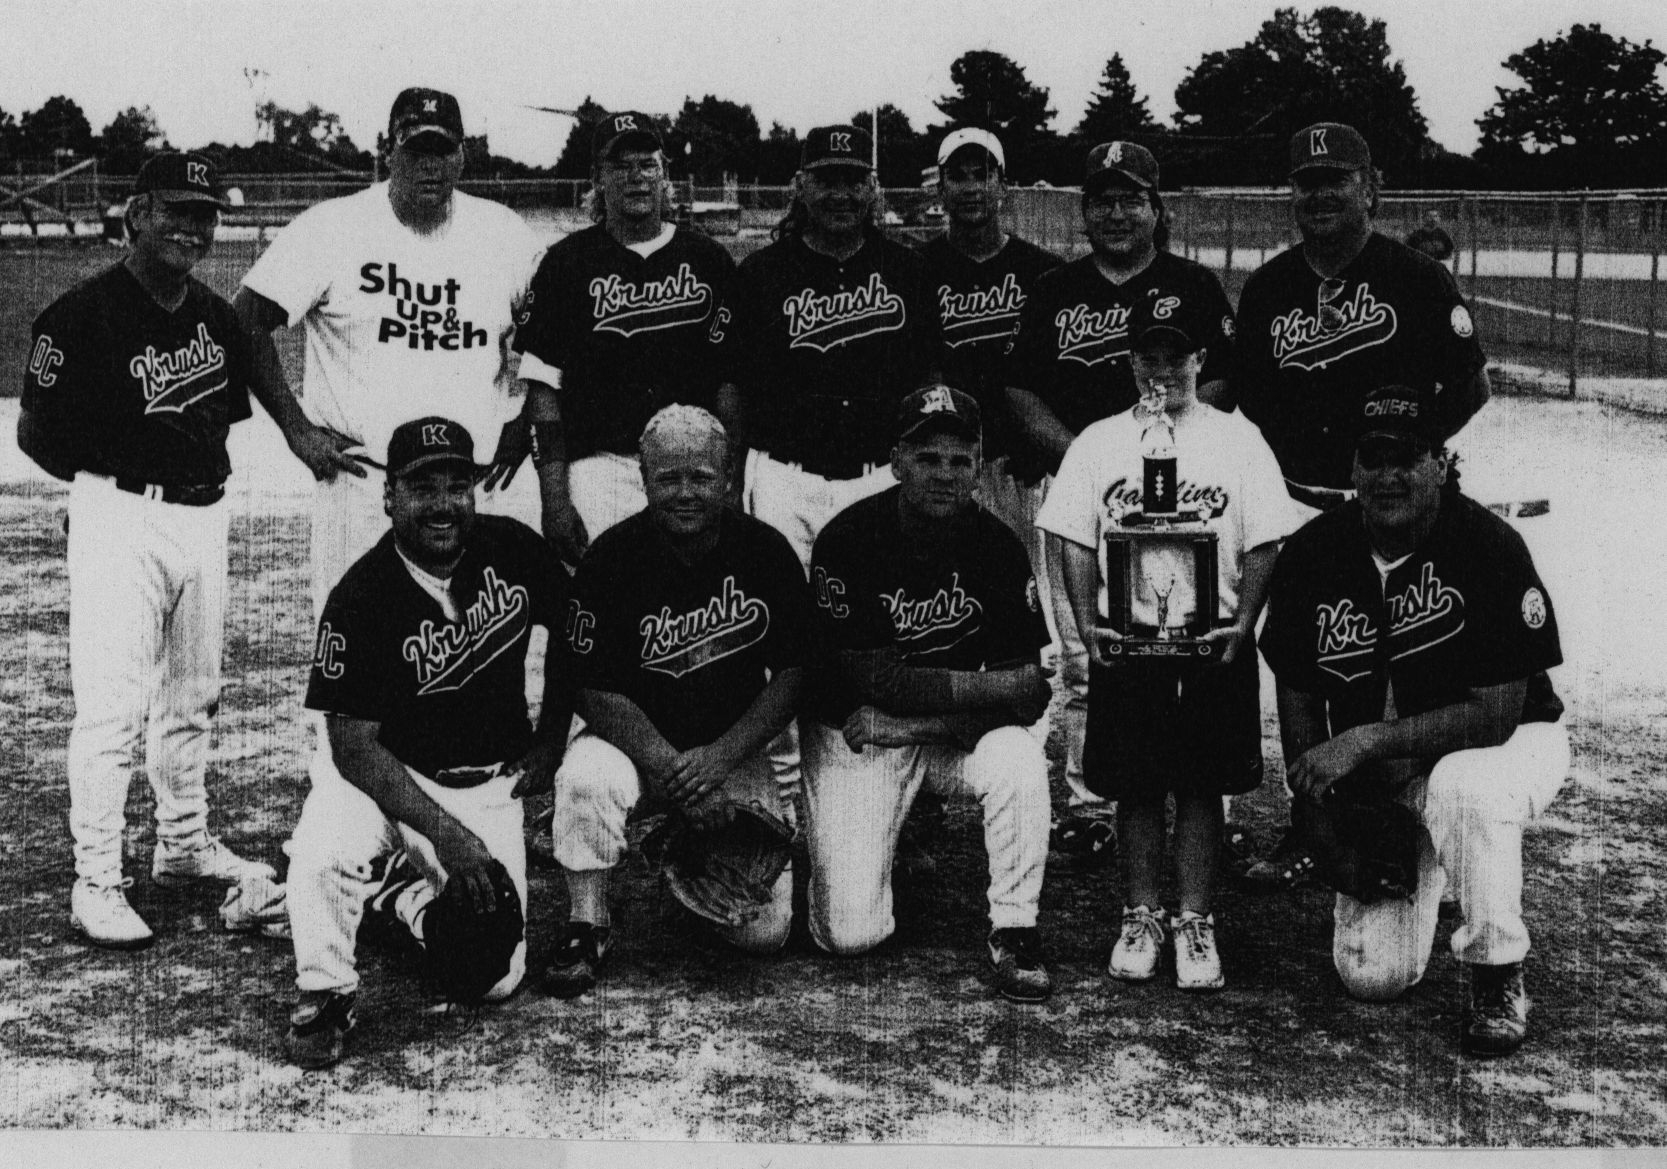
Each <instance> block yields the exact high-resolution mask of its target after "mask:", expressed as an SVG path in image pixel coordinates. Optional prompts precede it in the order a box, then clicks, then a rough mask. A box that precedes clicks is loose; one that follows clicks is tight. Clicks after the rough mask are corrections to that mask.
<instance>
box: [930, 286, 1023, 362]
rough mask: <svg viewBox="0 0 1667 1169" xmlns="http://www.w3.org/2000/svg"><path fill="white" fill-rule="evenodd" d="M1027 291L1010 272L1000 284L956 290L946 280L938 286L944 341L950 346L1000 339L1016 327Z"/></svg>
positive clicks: (955, 347) (956, 346) (952, 347)
mask: <svg viewBox="0 0 1667 1169" xmlns="http://www.w3.org/2000/svg"><path fill="white" fill-rule="evenodd" d="M1024 304H1025V294H1024V290H1023V289H1022V288H1020V287H1019V278H1018V277H1017V276H1015V275H1014V274H1013V273H1011V272H1009V273H1007V275H1006V276H1004V277H1003V278H1002V281H1001V283H1000V284H993V285H991V286H990V287H988V288H974V289H971V290H970V291H967V292H956V291H955V290H954V289H953V288H951V287H950V286H949V285H947V284H940V285H939V286H938V313H939V316H940V317H941V318H942V320H943V340H944V344H945V345H948V346H949V347H950V348H951V349H958V348H960V347H961V346H962V345H976V344H977V343H978V342H980V341H998V340H1001V339H1002V338H1004V337H1006V336H1007V335H1008V334H1009V333H1011V332H1012V331H1013V326H1014V325H1016V324H1017V323H1018V320H1019V310H1020V309H1022V308H1024Z"/></svg>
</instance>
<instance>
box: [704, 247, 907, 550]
mask: <svg viewBox="0 0 1667 1169" xmlns="http://www.w3.org/2000/svg"><path fill="white" fill-rule="evenodd" d="M711 335H712V341H713V343H714V344H716V345H717V346H718V349H719V352H720V354H721V361H722V365H723V369H724V373H725V380H726V381H730V382H733V383H735V385H736V386H737V387H738V389H739V391H740V396H741V417H742V435H741V437H742V438H743V439H744V440H745V442H746V443H747V445H748V446H749V447H751V448H752V449H751V451H750V452H749V453H748V456H747V468H746V479H745V483H744V488H743V491H744V495H743V500H744V504H745V506H746V509H747V511H749V512H750V513H751V514H753V515H755V516H757V517H758V518H759V519H761V520H763V521H764V522H765V523H767V524H769V525H770V526H771V527H773V528H775V529H776V530H777V531H778V532H780V533H782V535H784V536H786V537H787V539H788V542H789V543H790V544H792V545H793V549H794V551H795V552H797V553H798V555H799V560H800V563H801V564H807V563H808V562H809V560H810V552H811V545H812V543H813V542H814V540H815V539H816V535H817V533H818V532H819V531H820V530H821V528H822V525H823V524H825V523H827V521H828V520H829V519H831V518H832V517H833V516H834V515H835V514H837V513H838V512H839V511H840V510H841V509H843V508H845V507H847V506H849V505H850V504H852V503H854V502H856V501H857V500H859V499H862V498H864V497H866V496H869V495H873V494H874V493H876V492H878V491H883V490H885V489H886V488H887V487H888V486H890V485H891V483H892V478H891V472H890V469H889V465H888V464H889V461H890V458H891V448H892V434H893V429H894V426H895V424H896V419H897V405H898V403H899V402H900V401H901V400H902V398H903V396H904V395H905V394H907V393H908V392H909V391H910V390H913V389H914V388H915V387H916V386H918V385H920V384H921V382H922V381H924V380H925V379H926V378H927V376H928V375H929V374H930V373H931V372H932V371H933V370H935V369H936V367H937V364H938V350H939V339H940V332H939V322H938V311H937V306H936V304H935V303H934V302H933V298H932V294H931V291H930V290H929V289H928V287H927V285H926V280H925V275H924V272H923V270H922V268H921V263H920V257H919V256H918V255H917V254H916V253H915V252H912V251H910V250H909V249H908V248H905V247H903V246H902V245H901V244H897V243H893V242H892V241H890V240H888V239H885V238H884V237H881V236H878V235H873V236H870V237H869V238H868V239H867V240H866V242H864V243H863V245H862V247H861V248H859V249H858V250H857V252H856V253H855V254H854V255H852V256H850V257H849V258H848V259H846V260H843V261H841V260H838V259H836V258H834V257H833V256H828V255H824V254H822V253H821V252H817V251H814V250H813V249H811V248H810V247H809V246H807V245H806V244H805V243H804V242H803V241H802V240H801V239H799V238H798V237H797V236H794V235H788V236H786V237H784V238H782V239H780V240H777V241H776V242H775V243H772V244H771V245H770V246H768V247H766V248H763V249H761V250H760V251H757V252H754V253H753V254H752V255H750V256H748V257H747V258H746V259H745V260H743V261H742V262H741V266H740V269H739V271H738V272H737V273H736V277H735V282H734V284H733V285H732V286H731V290H730V294H729V296H728V297H727V298H726V299H725V301H724V305H723V307H722V308H721V309H720V310H719V312H718V317H717V319H716V321H715V322H714V323H713V326H712V334H711Z"/></svg>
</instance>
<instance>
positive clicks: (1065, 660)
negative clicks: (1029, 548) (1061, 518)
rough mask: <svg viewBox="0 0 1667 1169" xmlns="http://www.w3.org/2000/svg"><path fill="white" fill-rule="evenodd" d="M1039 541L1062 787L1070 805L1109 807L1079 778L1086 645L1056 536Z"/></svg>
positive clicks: (1085, 720)
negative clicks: (1052, 644)
mask: <svg viewBox="0 0 1667 1169" xmlns="http://www.w3.org/2000/svg"><path fill="white" fill-rule="evenodd" d="M1038 530H1040V529H1038ZM1043 542H1044V545H1045V549H1046V552H1045V555H1044V557H1043V559H1044V562H1045V563H1046V566H1047V572H1046V573H1045V574H1044V575H1045V576H1046V577H1047V582H1046V592H1047V595H1048V608H1049V609H1050V610H1051V611H1052V613H1053V624H1054V630H1055V634H1056V635H1057V636H1058V638H1059V676H1060V682H1061V683H1062V684H1063V685H1064V687H1065V698H1064V701H1063V702H1061V703H1060V704H1059V705H1058V706H1057V707H1055V708H1054V709H1055V715H1056V717H1057V718H1058V719H1059V725H1060V734H1061V735H1063V736H1064V739H1065V786H1066V787H1067V788H1069V789H1070V795H1069V797H1068V800H1067V802H1068V803H1069V804H1070V806H1071V807H1073V808H1084V809H1093V808H1109V807H1110V804H1109V803H1108V801H1106V800H1105V799H1104V798H1102V797H1101V796H1098V795H1095V794H1094V793H1093V792H1091V791H1089V790H1088V785H1087V784H1086V783H1084V782H1083V778H1082V744H1083V737H1084V736H1085V735H1086V734H1087V733H1088V646H1087V645H1085V644H1084V643H1083V640H1082V633H1081V632H1080V631H1079V630H1078V629H1077V618H1076V614H1075V613H1074V612H1073V611H1072V609H1071V596H1070V594H1069V592H1067V591H1066V588H1065V569H1064V566H1063V560H1064V556H1063V553H1062V552H1061V550H1060V548H1061V545H1060V539H1059V537H1058V536H1054V535H1044V537H1043Z"/></svg>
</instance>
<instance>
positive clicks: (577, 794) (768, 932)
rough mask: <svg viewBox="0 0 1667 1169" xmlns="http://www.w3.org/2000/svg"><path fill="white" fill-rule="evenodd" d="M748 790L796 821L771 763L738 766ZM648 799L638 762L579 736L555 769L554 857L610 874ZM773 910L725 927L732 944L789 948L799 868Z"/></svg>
mask: <svg viewBox="0 0 1667 1169" xmlns="http://www.w3.org/2000/svg"><path fill="white" fill-rule="evenodd" d="M739 770H740V772H741V774H742V775H743V776H744V778H745V780H746V785H747V790H748V793H749V794H750V795H751V796H752V798H754V799H756V800H758V801H759V802H760V803H762V804H763V805H764V806H765V807H770V808H776V809H778V810H779V811H780V814H781V815H782V816H784V817H785V818H787V819H788V820H789V821H790V822H791V820H792V817H793V809H792V805H791V804H790V803H788V802H787V801H785V800H783V799H781V798H780V794H779V789H778V788H777V786H776V784H775V783H774V781H773V779H772V777H771V774H770V766H769V760H768V759H767V758H765V757H764V756H763V755H757V756H754V757H753V758H752V759H749V760H747V761H746V762H745V763H743V764H742V765H741V768H740V769H739ZM641 798H642V781H641V779H640V777H639V776H638V774H637V767H636V764H634V763H632V762H631V760H630V758H629V757H628V756H627V755H626V754H625V752H623V751H621V750H620V749H619V748H618V747H615V746H614V745H613V744H612V743H609V742H608V741H607V740H606V739H603V738H600V737H599V736H597V735H594V734H591V733H590V732H588V731H581V732H580V733H579V734H578V735H577V736H575V737H574V739H573V742H572V743H571V744H570V745H569V746H568V748H567V755H566V757H565V758H564V759H563V760H562V765H561V767H560V769H559V770H558V771H557V772H556V795H555V807H554V810H553V812H552V815H551V835H552V837H553V839H554V842H555V854H556V860H557V861H558V862H560V864H561V867H562V868H563V869H565V870H567V872H568V873H570V874H572V873H599V872H607V871H608V870H611V869H613V868H615V867H616V866H618V864H619V862H620V861H621V860H622V859H624V857H625V849H626V841H625V824H626V821H627V820H628V819H629V818H630V815H631V812H632V810H633V809H635V808H636V806H637V802H638V801H639V800H640V799H641ZM771 893H772V899H771V902H770V905H769V907H768V908H767V909H765V910H764V912H763V913H761V914H760V915H759V916H758V917H757V918H755V919H754V920H752V921H750V922H747V923H746V924H745V925H742V926H740V927H737V928H735V929H720V930H719V933H721V934H722V935H723V937H724V938H725V939H726V940H727V941H728V942H729V943H730V944H731V945H734V946H736V947H738V948H740V949H742V950H746V951H748V952H750V953H755V954H774V953H775V952H776V951H778V950H780V949H781V948H782V946H783V945H785V944H786V943H787V932H788V929H789V927H790V926H791V925H792V924H793V866H792V865H791V864H789V865H788V867H787V868H786V869H785V870H784V871H783V872H782V874H781V877H780V878H779V879H778V880H777V881H776V884H775V888H774V889H773V890H771Z"/></svg>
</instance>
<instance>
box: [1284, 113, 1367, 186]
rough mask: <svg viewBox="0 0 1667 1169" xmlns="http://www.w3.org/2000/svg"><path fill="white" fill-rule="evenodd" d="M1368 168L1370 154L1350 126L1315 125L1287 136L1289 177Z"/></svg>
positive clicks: (1324, 123)
mask: <svg viewBox="0 0 1667 1169" xmlns="http://www.w3.org/2000/svg"><path fill="white" fill-rule="evenodd" d="M1371 165H1372V151H1371V148H1370V147H1368V146H1367V145H1366V139H1364V138H1362V137H1361V136H1360V131H1359V130H1356V129H1355V128H1354V127H1353V126H1345V125H1344V124H1343V123H1342V122H1315V123H1314V124H1313V125H1312V126H1307V127H1304V128H1303V129H1301V130H1298V131H1297V132H1296V133H1295V134H1293V135H1291V173H1292V174H1293V175H1294V174H1296V173H1297V172H1298V171H1300V170H1308V169H1310V168H1311V167H1327V168H1330V169H1332V170H1366V169H1368V168H1369V167H1370V166H1371Z"/></svg>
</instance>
